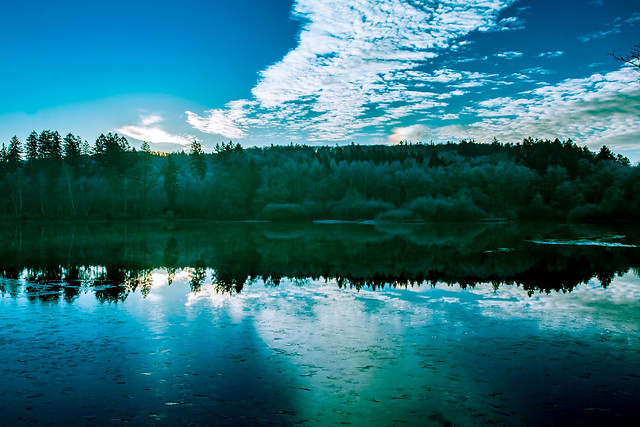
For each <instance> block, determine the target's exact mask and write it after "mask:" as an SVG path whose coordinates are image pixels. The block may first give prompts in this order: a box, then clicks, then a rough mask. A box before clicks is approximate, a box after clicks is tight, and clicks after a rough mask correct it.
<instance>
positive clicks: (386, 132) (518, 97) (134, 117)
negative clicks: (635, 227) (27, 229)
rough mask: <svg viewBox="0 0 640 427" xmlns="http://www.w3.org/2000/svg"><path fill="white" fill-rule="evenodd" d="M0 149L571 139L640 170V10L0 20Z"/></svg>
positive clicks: (397, 10) (5, 8) (124, 11)
mask: <svg viewBox="0 0 640 427" xmlns="http://www.w3.org/2000/svg"><path fill="white" fill-rule="evenodd" d="M0 16H1V17H2V22H1V23H0V40H2V41H1V42H0V58H1V59H0V61H1V62H0V94H2V95H1V98H0V138H1V140H2V142H8V140H9V139H10V138H11V136H13V135H14V134H15V135H17V136H18V137H19V138H20V139H21V140H23V141H24V139H25V138H26V136H27V135H28V133H29V132H30V131H31V130H36V131H40V130H43V129H52V130H53V129H55V130H58V131H60V132H61V133H63V134H66V133H67V132H73V133H74V134H77V135H80V136H81V137H82V138H84V139H87V140H88V141H90V142H94V141H95V139H96V137H97V136H98V135H99V134H100V133H102V132H107V131H113V132H118V133H120V134H124V135H126V136H127V137H128V139H129V140H130V142H131V143H132V145H134V146H139V144H140V143H141V141H142V140H146V141H148V142H150V144H151V146H152V148H156V149H159V150H166V151H172V150H176V149H181V148H182V147H184V146H186V145H187V144H188V143H189V142H190V141H191V140H193V139H194V138H197V139H198V140H200V141H201V142H202V143H203V145H204V147H205V148H208V149H211V147H213V146H214V145H215V144H216V143H218V142H221V141H228V140H230V139H232V140H233V141H235V142H239V143H241V144H242V145H243V146H252V145H268V144H272V143H274V144H288V143H290V142H294V143H308V144H331V145H334V144H343V143H350V142H351V141H354V142H357V143H363V144H366V143H384V144H387V143H397V142H398V141H400V140H409V141H414V142H416V141H423V142H429V141H434V142H445V141H447V140H452V141H457V140H460V139H462V138H467V139H470V138H473V139H476V140H477V141H482V142H489V141H491V140H492V139H493V137H496V138H498V140H500V141H502V142H515V141H519V140H521V139H522V138H523V137H527V136H533V137H539V138H555V137H559V138H561V139H566V138H572V139H573V140H574V141H576V142H577V143H579V144H581V145H587V146H588V147H589V148H591V149H594V150H595V149H598V148H599V147H600V146H602V145H603V144H606V145H608V146H609V147H611V148H612V149H614V151H617V152H622V153H624V154H626V155H628V156H629V157H630V158H631V159H632V160H633V161H639V160H640V73H638V72H637V71H635V70H633V69H631V68H630V67H627V66H624V64H622V63H621V62H618V61H615V60H613V58H611V57H610V56H608V55H607V54H608V53H609V52H611V51H612V50H613V49H616V50H617V51H618V52H620V53H625V52H628V51H630V49H631V48H632V47H633V46H634V45H635V44H637V43H640V4H637V3H636V2H631V1H619V0H618V1H613V0H611V1H609V0H601V1H597V0H596V1H587V0H581V1H576V0H567V1H563V2H557V1H549V0H538V1H533V0H531V1H527V0H521V1H513V0H467V1H462V0H457V1H456V0H448V1H427V0H379V1H368V0H353V1H344V0H296V1H284V0H271V1H264V0H238V1H235V2H223V1H204V0H201V1H196V0H185V1H181V2H175V1H171V2H169V1H131V0H130V1H126V2H125V1H119V0H116V1H114V0H111V1H92V2H87V1H65V0H60V1H57V2H50V1H23V2H2V3H1V4H0Z"/></svg>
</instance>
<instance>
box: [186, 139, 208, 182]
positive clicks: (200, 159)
mask: <svg viewBox="0 0 640 427" xmlns="http://www.w3.org/2000/svg"><path fill="white" fill-rule="evenodd" d="M189 166H190V168H191V174H192V175H193V176H194V177H197V178H200V179H201V180H202V179H204V176H205V175H206V173H207V159H206V158H205V156H204V153H203V152H202V144H200V143H199V142H198V141H196V140H195V139H194V140H193V142H192V143H191V154H189Z"/></svg>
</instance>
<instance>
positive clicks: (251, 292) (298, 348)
mask: <svg viewBox="0 0 640 427" xmlns="http://www.w3.org/2000/svg"><path fill="white" fill-rule="evenodd" d="M262 285H263V284H262V283H261V282H260V281H258V282H257V283H254V284H253V285H251V286H248V287H245V288H244V289H243V291H242V292H241V294H239V295H221V294H217V293H216V292H215V291H214V289H213V287H211V286H205V287H203V289H202V291H201V292H200V293H198V294H190V295H189V297H188V301H187V303H186V304H187V307H188V309H189V310H202V309H203V308H204V307H213V308H215V310H220V311H223V312H226V313H228V315H229V316H230V317H231V318H232V319H233V321H234V322H235V323H241V322H242V321H243V320H247V319H248V320H249V321H250V322H252V323H253V325H254V327H255V329H256V333H257V334H258V336H259V337H260V339H261V340H262V341H263V342H264V344H265V345H266V346H267V347H268V348H269V349H271V351H274V352H275V353H276V354H278V355H279V356H280V357H284V358H285V359H286V360H288V361H289V362H290V363H291V364H293V365H294V366H296V367H297V369H299V371H300V375H301V376H302V377H303V378H302V379H303V382H302V384H303V385H302V386H301V387H302V388H303V389H305V390H310V392H309V393H311V391H313V394H312V395H313V399H311V400H310V401H309V400H307V401H305V404H304V406H303V408H302V409H301V411H302V413H303V414H304V415H305V416H308V417H310V418H311V419H315V420H323V421H327V420H330V419H332V418H331V416H330V415H327V414H324V415H322V414H323V413H324V411H325V410H326V408H327V407H342V408H343V409H344V408H346V407H349V408H350V409H349V410H348V411H347V413H348V414H349V416H352V417H357V418H358V419H359V418H360V417H371V418H370V419H372V420H373V419H378V420H379V419H385V415H384V414H383V412H384V411H382V412H376V411H375V408H372V407H370V406H369V405H368V404H367V403H366V402H372V401H373V402H376V401H381V400H382V401H384V400H387V401H388V402H390V403H389V406H386V407H385V408H386V409H388V408H389V407H393V408H395V410H398V411H406V412H408V413H411V411H415V410H416V409H415V408H416V407H418V406H420V405H425V406H424V407H426V408H432V409H433V408H434V407H436V406H437V403H436V402H437V401H438V399H441V398H443V396H448V395H450V397H449V398H450V399H451V401H450V402H449V403H452V402H453V401H455V400H456V399H458V398H461V399H463V400H466V399H469V402H468V405H469V406H470V407H473V406H474V405H480V404H481V403H480V402H478V401H475V402H474V399H473V398H470V396H471V395H477V396H483V395H485V394H486V393H488V392H487V390H486V387H485V386H483V385H482V382H483V380H482V379H481V378H482V376H484V375H486V376H488V377H490V378H491V377H492V375H493V376H495V378H494V379H493V380H492V381H493V382H494V383H495V384H505V383H506V384H509V383H510V381H512V380H513V379H512V376H515V377H513V378H516V377H518V376H525V377H526V376H527V375H528V374H525V373H527V372H528V366H529V365H530V364H531V363H532V361H531V360H529V358H534V359H536V358H540V359H541V361H543V362H544V361H546V360H547V359H548V358H549V357H553V356H554V351H556V350H553V348H554V347H556V346H561V348H566V351H567V352H568V354H571V355H573V356H572V357H573V359H571V360H569V359H568V358H567V359H566V360H564V361H563V362H558V363H560V364H562V363H573V360H575V354H577V353H576V352H579V351H583V352H584V354H583V355H581V356H580V357H581V358H585V360H590V359H592V356H591V355H590V354H589V352H588V351H586V350H575V349H572V347H573V346H574V345H576V344H578V343H580V344H579V346H584V344H583V343H584V342H588V341H590V340H592V339H596V338H597V339H601V337H602V335H603V334H614V335H616V336H619V337H622V338H621V339H622V342H627V341H628V344H629V345H630V346H631V347H632V348H635V349H637V348H638V346H639V344H640V342H639V340H638V338H639V337H638V325H639V324H640V315H639V311H638V307H639V305H640V278H638V276H636V275H634V274H627V275H625V276H624V277H619V278H616V279H615V280H614V281H613V283H612V284H611V285H610V286H609V287H608V288H606V289H605V288H602V287H601V286H600V284H599V283H597V281H595V280H593V281H590V282H589V283H588V284H586V285H581V286H578V287H577V288H576V289H575V290H574V291H573V292H571V293H568V294H563V293H556V292H554V293H551V294H534V295H533V296H531V297H529V296H528V295H527V292H526V291H525V290H523V289H521V288H518V287H515V286H501V287H500V288H499V290H498V291H494V289H493V287H492V286H491V285H490V284H487V285H480V286H477V287H475V288H472V289H467V290H462V289H460V288H459V287H457V286H447V285H444V284H438V285H437V286H436V287H435V288H432V287H429V286H421V287H416V288H410V289H408V290H395V289H387V290H383V291H371V290H367V289H363V290H360V291H356V290H349V289H339V288H338V287H337V285H336V283H335V281H333V280H330V281H328V282H325V281H324V280H318V281H313V280H310V281H309V282H308V283H307V284H306V285H305V286H295V285H293V284H292V283H290V282H287V281H283V282H282V284H281V286H280V287H279V288H275V289H274V288H268V287H264V286H262ZM567 337H570V338H567ZM565 340H569V341H568V342H565ZM538 346H544V348H543V349H539V348H538ZM514 348H517V349H519V350H514ZM494 352H495V353H498V354H500V353H502V352H505V353H508V354H518V352H520V354H519V355H518V356H516V357H517V359H516V360H511V359H509V357H513V356H507V358H506V359H505V356H500V357H499V359H500V365H501V366H500V368H499V369H500V371H502V370H503V369H504V370H505V372H507V373H506V374H505V373H504V372H502V373H501V374H495V373H493V372H491V370H492V369H496V368H495V367H494V366H493V365H491V363H493V362H491V361H487V360H485V359H484V358H485V357H489V358H490V359H493V358H494V357H495V354H493V353H494ZM465 353H468V354H466V355H465ZM487 354H489V356H487ZM559 354H563V351H562V350H560V352H559ZM560 357H561V358H562V356H560ZM452 358H453V359H452ZM595 360H596V361H597V360H598V359H597V358H595ZM535 363H540V361H537V362H535ZM482 369H486V370H487V372H484V373H483V374H482V375H480V378H476V377H478V375H479V374H480V373H481V371H482ZM540 369H546V368H545V367H544V366H542V367H540ZM561 369H562V370H565V371H566V370H567V369H569V368H567V367H562V368H561ZM465 370H468V371H469V372H470V374H468V375H469V376H470V378H467V379H466V380H468V383H467V384H462V385H461V387H462V388H456V389H455V390H452V389H450V387H452V385H455V384H456V382H457V381H466V380H461V379H460V376H461V375H464V372H465ZM512 371H515V372H512ZM561 375H566V372H565V373H564V374H561ZM510 379H511V380H510ZM495 384H494V385H493V387H495ZM503 386H504V385H503ZM505 387H506V386H505ZM543 387H544V386H543ZM425 390H431V391H432V393H431V394H430V395H429V396H430V397H428V398H427V397H424V394H425ZM516 394H517V393H516ZM409 396H411V397H409ZM418 396H423V397H424V398H425V399H427V401H426V402H425V401H423V400H421V399H420V398H419V397H418ZM456 396H457V397H456ZM429 399H433V400H429ZM514 399H515V397H514ZM399 402H402V403H399ZM395 403H398V405H394V404H395ZM445 406H446V405H445ZM323 408H325V409H324V410H323ZM376 408H378V409H380V410H381V408H379V407H377V406H376ZM470 410H471V409H470ZM334 415H335V414H334ZM325 416H326V417H328V418H323V417H325ZM450 416H453V417H454V420H457V422H461V423H463V424H464V423H465V422H467V421H469V420H465V419H464V417H462V418H457V419H455V416H454V415H450ZM376 417H380V418H376ZM362 419H366V418H362Z"/></svg>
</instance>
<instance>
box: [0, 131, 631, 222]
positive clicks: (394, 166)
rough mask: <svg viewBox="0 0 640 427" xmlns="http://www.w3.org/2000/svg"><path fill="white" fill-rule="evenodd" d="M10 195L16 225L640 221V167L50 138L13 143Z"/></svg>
mask: <svg viewBox="0 0 640 427" xmlns="http://www.w3.org/2000/svg"><path fill="white" fill-rule="evenodd" d="M0 197H2V199H3V200H5V201H6V202H5V203H4V204H2V206H0V215H1V216H3V217H4V218H7V219H41V218H43V219H150V218H165V219H172V218H185V219H188V218H194V219H196V218H197V219H211V220H271V221H278V220H290V221H305V220H346V221H354V220H380V221H475V220H486V219H498V218H500V219H550V220H574V221H597V220H637V219H638V218H639V217H640V169H639V167H638V166H632V165H631V164H630V162H629V160H628V159H627V158H625V157H624V156H622V155H620V154H615V153H613V152H612V151H611V150H610V149H609V148H607V147H606V146H603V147H602V149H600V150H599V151H598V152H593V151H591V150H589V149H587V148H586V147H579V146H578V145H577V144H575V143H574V142H573V141H571V140H567V141H560V140H558V139H556V140H554V141H551V140H538V139H533V138H526V139H524V140H523V141H522V142H518V143H506V144H503V143H500V142H499V141H497V140H495V139H494V141H493V142H492V143H491V144H483V143H477V142H475V141H466V140H463V141H461V142H459V143H446V144H432V143H431V144H422V143H418V144H408V143H401V144H399V145H395V146H384V145H365V146H362V145H355V144H351V145H347V146H335V147H332V146H320V147H314V146H307V145H293V144H291V145H284V146H273V145H272V146H270V147H262V148H258V147H256V148H248V149H244V148H243V147H241V146H240V145H239V144H236V143H233V142H231V141H230V142H228V143H222V144H218V145H217V146H216V147H215V150H214V152H213V153H204V152H203V150H202V146H201V144H200V143H199V142H197V141H194V142H193V143H192V144H191V147H190V149H189V150H188V152H177V153H171V154H167V153H158V152H153V151H152V150H151V149H150V147H149V144H147V143H146V142H145V143H143V144H142V146H141V148H140V149H138V150H136V149H135V148H132V147H131V146H130V144H129V142H128V141H127V139H126V138H125V137H124V136H120V135H118V134H117V133H115V134H114V133H108V134H106V135H104V134H102V135H100V136H99V137H98V138H97V139H96V141H95V144H93V145H90V144H89V143H88V142H87V141H83V140H82V139H81V138H80V137H78V136H76V135H73V134H71V133H69V134H68V135H66V136H65V137H62V136H61V135H60V134H59V133H58V132H57V131H49V130H44V131H42V132H40V133H37V132H35V131H34V132H32V133H31V134H29V135H28V137H27V138H26V141H25V142H24V143H22V142H21V141H20V140H19V139H18V138H17V136H14V137H13V138H11V140H10V141H9V143H8V145H5V144H3V145H2V150H1V152H0Z"/></svg>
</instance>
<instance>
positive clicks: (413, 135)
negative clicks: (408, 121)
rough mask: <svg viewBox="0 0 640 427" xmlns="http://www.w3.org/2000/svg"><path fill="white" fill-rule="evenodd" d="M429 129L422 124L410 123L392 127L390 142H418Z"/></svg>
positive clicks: (427, 133)
mask: <svg viewBox="0 0 640 427" xmlns="http://www.w3.org/2000/svg"><path fill="white" fill-rule="evenodd" d="M429 133H430V129H429V128H428V127H427V126H424V125H411V126H406V127H398V128H394V129H393V133H392V134H391V136H390V137H389V139H390V140H391V142H393V143H395V144H398V143H399V142H400V141H409V142H418V141H422V140H423V139H424V138H425V137H426V136H427V135H429Z"/></svg>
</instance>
